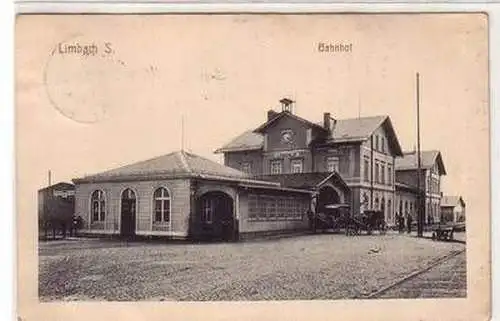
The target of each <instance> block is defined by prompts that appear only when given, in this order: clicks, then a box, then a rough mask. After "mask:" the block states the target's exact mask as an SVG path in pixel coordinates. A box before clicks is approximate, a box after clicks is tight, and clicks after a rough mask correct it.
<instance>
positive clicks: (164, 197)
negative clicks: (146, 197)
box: [154, 187, 170, 222]
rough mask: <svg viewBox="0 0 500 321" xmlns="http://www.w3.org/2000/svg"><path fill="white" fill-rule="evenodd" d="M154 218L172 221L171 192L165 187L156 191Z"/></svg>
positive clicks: (159, 220) (161, 220)
mask: <svg viewBox="0 0 500 321" xmlns="http://www.w3.org/2000/svg"><path fill="white" fill-rule="evenodd" d="M154 219H155V222H170V194H169V193H168V191H167V189H166V188H164V187H160V188H158V189H156V190H155V192H154Z"/></svg>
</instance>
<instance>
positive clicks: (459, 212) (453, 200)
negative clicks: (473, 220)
mask: <svg viewBox="0 0 500 321" xmlns="http://www.w3.org/2000/svg"><path fill="white" fill-rule="evenodd" d="M441 221H442V222H443V223H465V202H464V200H463V198H462V196H450V195H445V196H443V198H442V199H441Z"/></svg>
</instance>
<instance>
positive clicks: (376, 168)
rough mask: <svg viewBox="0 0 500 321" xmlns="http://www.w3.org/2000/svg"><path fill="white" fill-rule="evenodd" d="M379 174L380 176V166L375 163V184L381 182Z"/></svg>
mask: <svg viewBox="0 0 500 321" xmlns="http://www.w3.org/2000/svg"><path fill="white" fill-rule="evenodd" d="M379 174H380V173H379V165H378V163H375V182H377V183H378V182H379V179H380V178H379Z"/></svg>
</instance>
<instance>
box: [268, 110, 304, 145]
mask: <svg viewBox="0 0 500 321" xmlns="http://www.w3.org/2000/svg"><path fill="white" fill-rule="evenodd" d="M312 129H313V128H312V126H310V124H308V123H307V122H304V121H302V120H301V119H297V118H296V117H293V115H291V114H284V115H283V116H282V117H279V118H277V119H275V121H273V122H272V123H271V124H269V125H268V126H266V128H264V129H262V133H263V135H264V139H265V140H266V142H265V146H266V150H287V149H302V148H307V147H308V145H309V142H310V139H311V135H312Z"/></svg>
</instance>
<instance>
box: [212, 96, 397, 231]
mask: <svg viewBox="0 0 500 321" xmlns="http://www.w3.org/2000/svg"><path fill="white" fill-rule="evenodd" d="M281 103H282V111H281V112H279V113H278V112H275V111H273V110H270V111H268V114H267V120H266V121H265V122H264V123H263V124H262V125H261V126H259V127H258V128H256V129H254V130H251V131H246V132H244V133H243V134H241V135H240V136H238V137H236V138H234V139H233V140H231V141H230V142H229V143H228V144H226V145H224V146H223V147H221V148H219V149H218V150H216V152H217V153H223V154H224V164H225V165H226V166H229V167H232V168H235V169H238V170H241V171H244V172H247V173H249V174H250V175H252V176H254V177H256V178H258V177H261V176H272V175H276V176H279V175H288V174H299V173H333V172H334V173H338V174H339V176H340V177H341V178H342V180H343V181H344V182H345V183H346V185H347V186H348V187H349V190H350V194H351V198H350V203H349V205H350V206H351V209H352V212H353V214H355V215H357V214H360V213H362V212H363V211H365V210H372V209H377V210H382V211H383V212H384V213H385V217H386V221H387V222H388V223H389V224H394V217H395V215H394V213H395V209H394V204H395V193H396V189H395V160H396V157H399V156H403V153H402V150H401V147H400V144H399V141H398V139H397V137H396V134H395V131H394V129H393V126H392V123H391V120H390V118H389V117H388V116H375V117H365V118H355V119H339V120H337V119H335V118H333V117H332V116H331V114H330V113H324V115H323V121H322V122H319V123H315V122H311V121H308V120H306V119H303V118H301V117H299V116H297V115H295V114H294V113H293V102H292V101H291V100H287V99H283V100H281ZM337 192H338V191H337ZM334 198H335V201H336V200H340V201H342V200H341V199H342V197H341V195H338V197H337V195H335V196H334Z"/></svg>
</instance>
